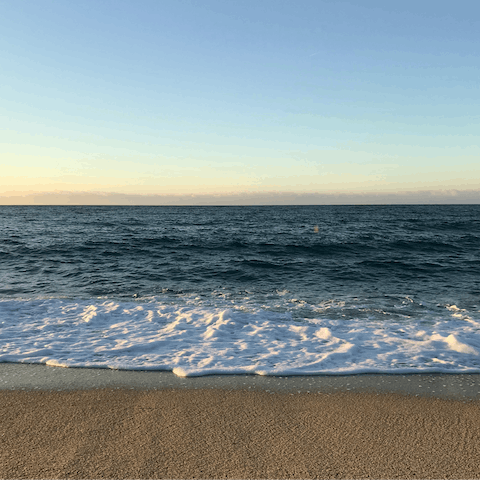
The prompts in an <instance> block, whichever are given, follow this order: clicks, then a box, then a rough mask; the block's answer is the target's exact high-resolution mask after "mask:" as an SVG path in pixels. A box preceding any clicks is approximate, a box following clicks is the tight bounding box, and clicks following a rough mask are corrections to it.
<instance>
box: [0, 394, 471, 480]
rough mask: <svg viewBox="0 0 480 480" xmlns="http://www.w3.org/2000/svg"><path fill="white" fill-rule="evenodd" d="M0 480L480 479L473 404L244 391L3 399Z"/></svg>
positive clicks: (394, 396) (382, 396)
mask: <svg viewBox="0 0 480 480" xmlns="http://www.w3.org/2000/svg"><path fill="white" fill-rule="evenodd" d="M0 407H1V408H0V417H1V437H0V438H1V439H0V456H1V458H0V477H1V478H44V479H46V478H170V479H174V478H176V479H183V478H237V479H240V478H244V479H246V478H480V403H479V402H478V401H472V402H466V403H464V402H461V401H455V400H445V399H438V398H426V397H413V396H405V395H398V394H392V393H389V394H385V393H381V394H375V393H337V394H330V395H328V394H307V393H302V394H295V395H292V394H289V393H275V394H271V393H269V392H265V391H245V390H232V391H228V390H221V389H216V390H215V389H213V390H212V389H203V390H179V389H166V390H158V391H140V390H115V389H110V390H105V389H104V390H83V391H66V392H59V391H50V392H49V391H43V392H33V391H18V390H16V391H0Z"/></svg>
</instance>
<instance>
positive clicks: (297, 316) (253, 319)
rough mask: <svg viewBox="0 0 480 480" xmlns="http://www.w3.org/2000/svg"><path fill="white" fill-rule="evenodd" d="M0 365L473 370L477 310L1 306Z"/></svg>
mask: <svg viewBox="0 0 480 480" xmlns="http://www.w3.org/2000/svg"><path fill="white" fill-rule="evenodd" d="M0 343H1V345H2V347H1V348H2V350H1V351H0V361H1V362H22V363H43V364H46V365H52V366H62V367H98V368H112V369H129V370H169V371H173V372H174V373H175V374H176V375H178V376H193V375H208V374H238V373H251V374H258V375H302V374H354V373H366V372H382V373H407V372H451V373H454V372H456V373H458V372H477V373H478V372H480V312H479V311H478V309H470V310H466V309H464V308H460V307H458V306H456V305H448V304H446V305H439V304H435V305H426V304H425V303H422V302H418V301H413V300H412V299H411V298H409V297H405V298H401V299H399V298H396V299H392V300H391V301H390V303H389V304H388V305H385V304H384V305H382V308H379V305H378V304H372V305H368V304H364V303H362V302H361V301H359V300H358V299H355V298H351V299H347V300H346V301H345V300H343V301H334V300H328V301H323V302H319V303H309V302H305V301H302V300H299V299H295V298H290V297H289V296H288V294H287V292H286V291H284V292H278V294H277V295H276V296H274V297H273V299H271V300H270V301H269V302H264V303H255V302H253V301H251V300H250V299H249V298H248V297H245V298H244V299H243V300H242V301H239V300H238V299H236V300H231V299H228V298H222V297H221V296H217V297H215V298H213V299H212V298H210V299H208V298H207V299H206V298H204V297H203V298H202V297H198V296H197V297H195V296H178V297H176V298H173V299H172V298H170V299H168V300H165V299H163V298H159V297H151V298H141V299H136V300H135V301H125V300H119V299H108V298H97V299H82V300H78V299H58V298H44V299H7V300H1V301H0Z"/></svg>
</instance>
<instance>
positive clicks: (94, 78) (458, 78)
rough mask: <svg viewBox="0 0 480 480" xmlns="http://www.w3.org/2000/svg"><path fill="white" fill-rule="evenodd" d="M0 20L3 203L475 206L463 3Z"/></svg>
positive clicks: (81, 10) (476, 117)
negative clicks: (399, 204) (446, 204)
mask: <svg viewBox="0 0 480 480" xmlns="http://www.w3.org/2000/svg"><path fill="white" fill-rule="evenodd" d="M0 11H1V15H0V32H1V35H0V204H29V203H33V204H42V203H45V204H56V203H59V204H63V203H65V204H72V203H73V204H75V203H80V204H91V203H93V204H159V205H161V204H192V205H193V204H277V203H280V204H282V203H284V204H291V203H297V204H302V203H307V204H315V203H320V204H321V203H327V204H328V203H480V82H479V79H480V52H479V46H480V36H479V34H478V32H479V31H480V2H478V0H474V1H462V0H459V1H455V2H452V1H450V0H449V1H441V0H435V1H430V0H416V1H410V0H407V1H402V2H390V1H384V0H382V1H370V0H364V1H362V0H357V1H325V0H314V1H310V0H296V1H293V0H292V1H284V0H273V1H270V0H253V1H250V0H239V1H232V2H230V1H225V0H221V1H211V0H204V1H184V0H155V1H152V0H136V1H133V0H131V1H125V0H92V1H82V0H76V1H74V2H72V1H64V0H55V1H54V0H33V1H31V0H18V1H13V2H12V1H10V0H7V1H4V0H0Z"/></svg>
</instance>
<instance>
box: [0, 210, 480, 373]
mask: <svg viewBox="0 0 480 480" xmlns="http://www.w3.org/2000/svg"><path fill="white" fill-rule="evenodd" d="M0 362H21V363H42V364H47V365H54V366H63V367H98V368H113V369H129V370H168V371H173V372H174V373H175V374H176V375H179V376H192V375H208V374H223V373H230V374H233V373H250V374H258V375H279V376H282V375H303V374H354V373H367V372H369V373H372V372H380V373H411V372H422V373H425V372H451V373H459V372H475V373H479V372H480V205H386V206H258V207H214V206H212V207H95V206H38V207H24V206H3V207H0Z"/></svg>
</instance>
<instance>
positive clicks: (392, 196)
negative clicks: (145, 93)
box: [0, 189, 480, 206]
mask: <svg viewBox="0 0 480 480" xmlns="http://www.w3.org/2000/svg"><path fill="white" fill-rule="evenodd" d="M390 204H391V205H394V204H480V189H478V190H424V191H411V192H409V191H402V192H393V193H392V192H376V193H372V192H369V193H321V192H317V193H291V192H255V193H251V192H248V193H233V194H198V195H135V194H125V193H102V192H98V193H92V192H51V193H26V194H23V195H22V194H19V193H12V194H10V195H2V196H0V205H158V206H161V205H185V206H187V205H390Z"/></svg>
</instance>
